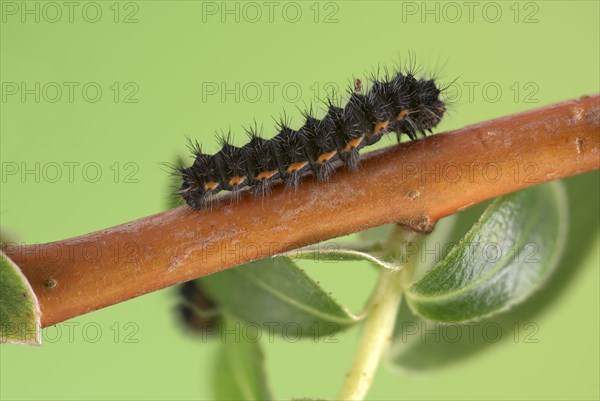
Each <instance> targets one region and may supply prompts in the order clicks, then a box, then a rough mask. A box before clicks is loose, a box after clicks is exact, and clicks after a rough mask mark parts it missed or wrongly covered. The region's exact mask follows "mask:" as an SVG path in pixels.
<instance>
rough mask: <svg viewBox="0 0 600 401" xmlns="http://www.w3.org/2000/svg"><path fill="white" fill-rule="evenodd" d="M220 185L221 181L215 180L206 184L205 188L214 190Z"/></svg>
mask: <svg viewBox="0 0 600 401" xmlns="http://www.w3.org/2000/svg"><path fill="white" fill-rule="evenodd" d="M218 187H219V183H218V182H215V181H210V182H207V183H206V184H204V190H206V191H214V190H215V189H217V188H218Z"/></svg>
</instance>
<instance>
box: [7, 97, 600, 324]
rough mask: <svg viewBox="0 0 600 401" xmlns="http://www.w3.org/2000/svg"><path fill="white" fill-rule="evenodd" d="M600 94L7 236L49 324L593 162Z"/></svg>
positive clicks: (429, 221)
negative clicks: (312, 171) (105, 220)
mask: <svg viewBox="0 0 600 401" xmlns="http://www.w3.org/2000/svg"><path fill="white" fill-rule="evenodd" d="M599 102H600V95H594V96H591V97H583V98H581V99H575V100H571V101H566V102H563V103H559V104H556V105H552V106H548V107H544V108H540V109H537V110H533V111H529V112H525V113H520V114H515V115H511V116H507V117H503V118H499V119H495V120H491V121H487V122H483V123H480V124H476V125H472V126H469V127H466V128H463V129H460V130H456V131H452V132H448V133H444V134H439V135H434V136H431V137H428V138H426V139H423V140H419V141H415V142H411V143H404V144H400V145H396V146H391V147H389V148H386V149H382V150H380V151H375V152H372V153H369V154H367V155H366V156H365V157H364V158H363V159H362V160H361V167H360V169H359V171H356V172H349V171H346V170H343V169H340V170H339V171H338V172H337V173H336V174H335V175H334V177H333V179H332V180H331V182H329V183H319V182H316V181H313V180H312V179H310V178H309V179H307V180H306V181H305V182H303V183H302V186H301V188H300V189H299V190H298V191H295V192H294V191H290V190H285V189H284V188H283V187H282V186H278V187H276V188H275V189H274V190H273V192H272V193H271V194H270V195H269V196H267V197H266V198H264V199H261V198H255V197H252V196H249V195H245V196H242V199H241V201H239V202H238V203H236V204H235V205H229V204H228V203H227V202H221V205H220V206H217V207H216V208H215V209H213V210H210V211H193V210H191V209H190V208H189V207H187V206H183V207H179V208H176V209H173V210H170V211H167V212H163V213H159V214H156V215H153V216H149V217H145V218H143V219H140V220H136V221H132V222H129V223H125V224H122V225H119V226H116V227H112V228H108V229H105V230H102V231H98V232H94V233H90V234H87V235H83V236H80V237H76V238H71V239H67V240H63V241H58V242H52V243H48V244H43V245H39V244H36V245H15V244H12V245H10V244H4V245H3V247H4V248H5V251H6V252H7V254H8V255H9V256H10V257H11V258H12V259H13V260H14V262H15V263H16V264H17V265H18V266H20V268H21V269H22V271H23V273H24V274H25V275H26V277H27V278H28V280H29V281H30V283H31V285H32V287H33V289H34V291H35V294H36V295H37V297H38V299H39V301H40V304H41V309H42V326H43V327H46V326H50V325H53V324H56V323H59V322H62V321H64V320H66V319H70V318H73V317H75V316H79V315H81V314H84V313H87V312H90V311H93V310H96V309H99V308H103V307H106V306H109V305H113V304H116V303H119V302H122V301H125V300H128V299H130V298H133V297H136V296H139V295H142V294H146V293H148V292H151V291H156V290H159V289H162V288H165V287H168V286H172V285H175V284H178V283H181V282H183V281H187V280H190V279H194V278H197V277H201V276H205V275H207V274H211V273H215V272H218V271H220V270H223V269H227V268H230V267H234V266H237V265H240V264H243V263H246V262H249V261H252V260H256V259H261V258H265V257H268V256H271V255H274V254H278V253H281V252H284V251H288V250H292V249H295V248H299V247H302V246H305V245H309V244H314V243H317V242H320V241H324V240H328V239H331V238H336V237H339V236H342V235H347V234H350V233H354V232H357V231H361V230H365V229H368V228H371V227H376V226H380V225H383V224H388V223H396V222H399V223H401V224H404V225H406V226H408V227H410V228H412V229H414V230H416V231H429V230H431V229H432V228H433V226H434V224H435V222H436V221H437V220H439V219H440V218H442V217H444V216H447V215H450V214H453V213H455V212H457V211H459V210H463V209H465V208H467V207H469V206H472V205H475V204H477V203H480V202H483V201H485V200H487V199H490V198H494V197H496V196H499V195H503V194H506V193H510V192H514V191H517V190H520V189H523V188H526V187H529V186H532V185H537V184H542V183H544V182H548V181H551V180H555V179H559V178H563V177H569V176H572V175H576V174H580V173H583V172H587V171H591V170H596V169H598V168H599V167H600V160H599V157H600V155H599V150H600V147H599V142H600V131H599V130H600V103H599Z"/></svg>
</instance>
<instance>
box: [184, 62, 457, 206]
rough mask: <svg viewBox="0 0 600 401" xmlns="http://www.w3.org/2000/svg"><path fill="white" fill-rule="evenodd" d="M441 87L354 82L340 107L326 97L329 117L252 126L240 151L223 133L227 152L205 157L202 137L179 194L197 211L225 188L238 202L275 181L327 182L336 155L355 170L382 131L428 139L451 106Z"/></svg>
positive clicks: (402, 78)
mask: <svg viewBox="0 0 600 401" xmlns="http://www.w3.org/2000/svg"><path fill="white" fill-rule="evenodd" d="M441 91H442V90H441V89H439V88H438V87H437V86H436V83H435V80H434V79H429V80H425V79H422V78H421V79H417V78H415V77H414V75H413V74H412V73H410V72H408V73H406V74H403V73H402V72H398V73H396V74H395V75H394V76H393V77H391V78H388V79H384V80H377V79H372V85H371V88H370V90H369V91H368V92H366V93H363V92H364V91H363V88H362V83H361V81H360V80H358V79H357V80H356V83H355V85H354V88H352V89H351V90H350V91H349V100H348V102H347V104H346V105H345V106H344V107H343V108H341V107H337V106H335V105H334V104H333V103H332V101H331V100H329V101H328V102H327V106H328V109H327V114H326V115H325V117H323V118H322V119H320V120H319V119H316V118H314V117H312V116H311V113H310V112H306V113H304V117H305V119H306V122H305V123H304V125H303V126H302V127H301V128H300V129H298V130H294V129H292V128H290V127H289V126H288V125H287V124H286V123H285V122H281V123H279V125H278V129H279V133H278V134H277V135H276V136H275V137H274V138H272V139H264V138H262V137H260V135H259V133H258V129H257V128H253V129H248V130H246V133H247V134H248V136H249V138H250V142H249V143H248V144H246V145H244V146H243V147H241V148H240V147H236V146H233V145H232V144H231V143H230V138H229V135H228V136H224V137H221V138H220V144H221V145H222V149H221V150H220V151H219V152H218V153H217V154H215V155H209V154H205V153H203V152H202V149H201V147H200V145H199V144H198V143H197V142H195V143H191V146H190V148H191V150H192V153H193V156H194V158H195V159H194V163H193V164H192V165H191V166H190V167H183V166H180V167H178V168H177V173H178V174H179V175H180V176H181V178H182V180H183V182H182V184H181V187H180V188H179V191H178V194H179V195H180V196H181V197H182V198H183V200H185V202H186V203H187V204H188V205H189V206H191V207H192V208H194V209H203V208H206V207H209V206H212V203H213V201H214V199H215V195H216V194H217V193H218V192H220V191H222V190H228V191H231V192H232V198H233V199H237V198H238V197H239V196H240V191H241V190H242V189H244V188H246V187H249V188H250V189H251V190H252V192H253V193H254V194H255V195H265V194H267V193H268V192H269V191H270V188H271V186H272V185H273V183H274V182H275V181H277V180H283V181H284V182H285V184H286V186H287V187H297V186H298V185H299V184H300V180H301V178H302V177H303V176H305V175H307V174H310V173H312V174H314V175H315V176H316V177H317V179H318V180H320V181H325V180H327V179H328V178H329V177H330V176H331V175H332V174H333V173H334V172H335V163H336V161H338V160H341V162H342V163H343V164H344V165H345V166H346V167H347V168H348V169H349V170H355V169H356V168H357V167H358V164H359V151H360V149H362V148H363V147H365V146H369V145H372V144H374V143H376V142H377V141H379V140H380V139H381V137H382V136H383V135H384V134H386V133H389V132H395V133H396V135H397V137H398V141H400V137H401V135H402V134H406V135H408V137H409V138H410V139H411V140H415V139H417V134H418V133H420V134H421V135H423V136H425V135H426V131H429V132H431V130H432V128H434V127H435V126H436V125H438V123H439V122H440V120H441V119H442V116H443V114H444V112H445V111H446V106H445V103H444V102H443V101H442V100H441V99H440V93H441Z"/></svg>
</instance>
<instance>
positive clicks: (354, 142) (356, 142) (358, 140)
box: [344, 136, 365, 152]
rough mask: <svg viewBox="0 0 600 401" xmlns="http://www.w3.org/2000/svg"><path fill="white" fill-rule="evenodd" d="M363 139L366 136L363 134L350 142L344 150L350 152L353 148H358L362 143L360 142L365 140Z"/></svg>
mask: <svg viewBox="0 0 600 401" xmlns="http://www.w3.org/2000/svg"><path fill="white" fill-rule="evenodd" d="M363 139H365V137H364V136H361V137H358V138H355V139H353V140H351V141H350V142H348V144H347V145H346V147H345V148H344V152H350V151H351V150H352V149H354V148H357V147H358V145H360V143H361V142H362V141H363Z"/></svg>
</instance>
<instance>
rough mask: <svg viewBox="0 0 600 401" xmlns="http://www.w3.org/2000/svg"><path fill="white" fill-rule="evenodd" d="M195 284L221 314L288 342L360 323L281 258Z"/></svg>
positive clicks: (231, 270) (291, 263)
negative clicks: (288, 339) (289, 339)
mask: <svg viewBox="0 0 600 401" xmlns="http://www.w3.org/2000/svg"><path fill="white" fill-rule="evenodd" d="M199 282H200V285H201V286H202V288H203V289H204V290H205V291H206V293H207V294H208V296H209V297H210V298H211V299H212V300H214V301H215V302H216V304H217V305H218V306H219V307H220V308H223V309H224V310H225V311H226V312H229V313H231V314H233V315H235V316H237V317H239V318H241V319H243V320H244V321H246V322H247V323H249V324H258V325H259V326H260V327H261V328H262V329H263V330H264V331H265V332H268V333H276V334H282V335H284V336H285V337H288V338H293V339H298V338H301V337H313V338H316V337H320V336H323V335H331V334H335V333H337V332H339V331H341V330H344V329H346V328H349V327H351V326H353V325H354V324H356V323H357V322H358V321H359V320H360V319H359V318H358V317H356V316H354V315H353V314H352V313H350V311H348V309H347V308H346V307H344V306H342V305H340V304H339V303H338V302H337V301H335V300H334V299H333V298H332V297H331V296H330V295H329V294H327V293H326V292H325V291H324V290H323V289H322V288H321V287H320V286H319V285H318V284H317V283H315V282H314V281H313V280H312V279H311V278H310V277H309V276H308V275H307V274H306V273H305V272H304V271H303V270H301V269H300V268H298V266H297V265H296V264H295V263H293V262H292V261H291V260H290V259H288V258H286V257H276V258H271V259H262V260H259V261H257V262H253V263H249V264H246V265H242V266H239V267H236V268H233V269H229V270H225V271H222V272H219V273H216V274H213V275H210V276H207V277H203V278H202V279H200V280H199Z"/></svg>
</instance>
